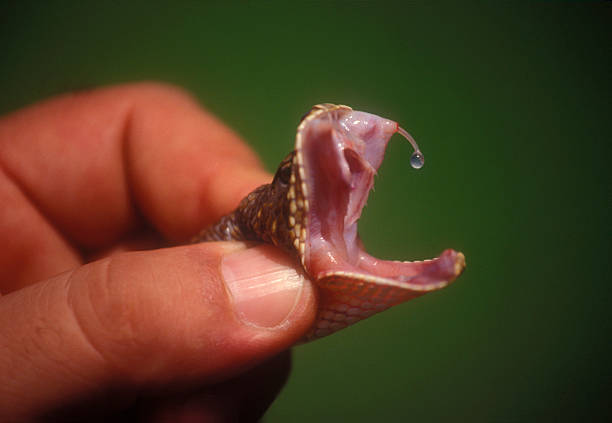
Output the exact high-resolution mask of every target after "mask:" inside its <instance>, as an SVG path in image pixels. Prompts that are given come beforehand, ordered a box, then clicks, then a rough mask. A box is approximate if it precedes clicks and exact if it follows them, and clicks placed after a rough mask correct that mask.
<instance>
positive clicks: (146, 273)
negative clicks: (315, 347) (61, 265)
mask: <svg viewBox="0 0 612 423" xmlns="http://www.w3.org/2000/svg"><path fill="white" fill-rule="evenodd" d="M295 267H296V265H295V263H294V262H293V261H292V260H290V259H289V258H288V257H287V256H286V255H285V254H283V253H281V252H280V251H278V250H276V249H275V248H273V247H270V246H258V247H254V248H250V249H247V248H246V247H245V246H244V244H241V243H204V244H198V245H190V246H184V247H177V248H169V249H163V250H156V251H146V252H132V253H124V254H117V255H114V256H112V257H109V258H106V259H103V260H100V261H97V262H94V263H90V264H87V265H85V266H82V267H79V268H77V269H76V270H74V271H71V272H68V273H65V274H62V275H59V276H57V277H54V278H52V279H49V280H46V281H43V282H40V283H37V284H34V285H32V286H29V287H28V288H25V289H22V290H20V291H16V292H13V293H11V294H9V295H7V296H5V297H1V298H0V374H2V375H3V378H2V379H3V380H4V381H5V382H6V383H4V384H2V386H0V410H1V411H0V420H3V418H6V419H8V420H13V419H20V418H25V417H28V416H31V415H35V414H37V413H39V412H42V411H44V410H47V409H49V408H51V407H56V406H58V405H61V404H62V403H65V402H67V401H73V400H74V399H75V398H77V397H81V396H84V395H86V394H87V392H93V391H96V390H100V389H104V387H107V386H110V385H113V386H117V385H119V386H124V387H128V388H139V387H143V386H147V387H149V388H150V387H155V386H159V387H162V386H164V385H165V384H170V383H183V382H185V383H190V382H197V383H205V384H206V383H214V382H218V381H222V380H225V379H227V378H229V377H231V376H234V375H236V374H238V373H241V372H243V371H245V370H247V369H249V368H250V367H253V366H254V365H256V364H258V363H260V362H263V361H265V360H266V359H267V358H269V357H272V356H274V355H276V354H278V353H279V352H280V351H282V350H284V349H286V348H288V347H289V346H291V345H292V344H293V343H295V342H296V341H297V340H298V339H299V338H300V337H301V336H302V335H303V334H304V332H305V331H306V330H307V329H308V328H309V327H310V325H311V324H312V322H313V320H314V315H315V295H314V290H313V287H312V285H311V283H310V282H309V281H307V280H306V279H305V278H304V276H303V274H302V273H301V271H298V270H296V269H295Z"/></svg>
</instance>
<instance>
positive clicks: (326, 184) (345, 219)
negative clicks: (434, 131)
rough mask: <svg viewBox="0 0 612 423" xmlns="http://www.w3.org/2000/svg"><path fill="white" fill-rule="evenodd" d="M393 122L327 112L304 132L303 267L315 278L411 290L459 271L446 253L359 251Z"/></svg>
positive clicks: (454, 256) (454, 257) (458, 261)
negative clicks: (399, 256) (391, 257)
mask: <svg viewBox="0 0 612 423" xmlns="http://www.w3.org/2000/svg"><path fill="white" fill-rule="evenodd" d="M398 128H399V126H398V124H397V123H396V122H393V121H390V120H388V119H384V118H381V117H379V116H376V115H372V114H369V113H365V112H358V111H351V110H342V111H335V112H333V113H326V114H323V115H321V116H320V117H318V118H316V119H314V120H313V121H311V122H310V123H309V124H308V125H307V126H306V127H305V128H304V134H303V137H304V138H303V139H304V142H303V144H302V153H303V156H304V176H305V181H304V182H305V183H306V185H307V186H308V203H309V210H308V215H307V216H308V222H309V224H308V233H307V240H306V249H305V255H306V257H305V261H304V264H305V266H306V268H307V270H308V272H309V273H310V274H311V275H313V276H315V278H316V279H318V278H319V277H321V276H323V275H329V274H331V273H345V274H351V275H357V276H358V277H365V278H369V279H373V278H374V279H376V280H380V279H384V283H387V284H390V285H398V286H401V287H403V288H406V289H413V290H415V291H426V290H433V289H438V288H441V287H443V286H445V285H446V284H448V283H449V282H450V281H452V280H453V279H454V278H456V277H457V276H458V274H459V273H460V272H461V270H462V269H463V255H462V254H461V253H458V252H456V251H453V250H446V251H444V252H443V253H442V255H441V256H440V257H439V258H437V259H434V260H426V261H421V262H399V261H386V260H380V259H377V258H375V257H373V256H371V255H369V254H368V253H366V252H365V250H364V249H363V247H362V244H361V242H360V240H359V238H358V234H357V221H358V220H359V217H360V216H361V211H362V209H363V207H364V206H365V204H366V201H367V198H368V195H369V193H370V190H371V189H372V187H373V185H374V176H375V175H376V172H377V170H378V168H379V167H380V165H381V163H382V161H383V157H384V153H385V149H386V147H387V143H388V142H389V139H390V138H391V136H392V135H393V134H394V133H396V132H398Z"/></svg>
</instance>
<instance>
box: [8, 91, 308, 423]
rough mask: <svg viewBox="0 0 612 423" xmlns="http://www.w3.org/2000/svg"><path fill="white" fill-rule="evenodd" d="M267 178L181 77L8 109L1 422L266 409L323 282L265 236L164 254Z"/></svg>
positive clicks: (222, 415) (199, 415)
mask: <svg viewBox="0 0 612 423" xmlns="http://www.w3.org/2000/svg"><path fill="white" fill-rule="evenodd" d="M269 179H270V177H269V175H268V174H267V173H265V172H264V171H263V170H262V169H261V167H260V164H259V162H258V160H257V158H256V157H255V156H254V154H253V153H252V152H251V151H250V150H249V149H248V148H247V147H246V146H245V145H244V144H243V143H242V142H241V141H240V140H239V139H238V138H237V136H236V135H235V134H234V133H232V132H231V131H230V130H229V129H227V128H226V127H225V126H223V125H222V124H221V123H220V122H219V121H217V120H216V119H215V118H214V117H212V116H211V115H209V114H207V113H206V112H204V111H202V110H201V109H200V108H199V107H198V106H197V105H196V104H195V102H194V101H193V100H191V99H190V98H189V97H188V96H186V95H185V94H184V93H182V92H180V91H179V90H177V89H174V88H172V87H166V86H161V85H156V84H132V85H124V86H118V87H111V88H106V89H100V90H95V91H91V92H83V93H77V94H68V95H64V96H61V97H58V98H55V99H52V100H49V101H46V102H43V103H40V104H37V105H34V106H31V107H29V108H26V109H23V110H21V111H18V112H15V113H13V114H10V115H8V116H5V117H4V118H2V119H0V204H1V205H2V207H1V208H0V240H1V243H2V246H1V248H0V293H1V294H2V295H3V296H0V375H2V376H1V378H0V379H1V380H2V384H0V420H1V421H20V420H26V419H41V418H45V417H46V418H49V419H59V418H75V416H78V417H77V418H82V419H87V420H88V421H90V420H91V419H96V418H97V419H99V420H104V419H108V418H109V416H114V417H115V418H116V417H118V416H123V417H126V419H134V418H136V419H144V420H152V421H166V420H167V421H180V419H184V420H189V419H203V420H206V419H208V420H231V419H242V420H245V419H247V420H248V419H256V418H258V417H259V416H260V415H261V414H262V413H263V412H264V411H265V409H266V408H267V407H268V405H269V404H270V403H271V401H272V400H273V398H274V396H275V395H276V394H277V393H278V391H279V390H280V388H281V387H282V385H283V383H284V381H285V379H286V376H287V374H288V371H289V365H290V361H289V360H290V358H289V355H288V353H287V352H283V351H285V350H286V349H287V348H288V347H290V346H291V345H292V344H293V343H294V342H295V341H297V340H298V339H299V338H300V337H301V336H302V335H303V334H304V333H305V332H306V330H307V329H308V328H309V326H310V325H311V324H312V322H313V320H314V313H315V296H314V291H313V287H312V285H311V284H310V282H309V281H307V280H306V279H304V277H303V275H302V273H301V270H300V268H299V265H297V264H296V263H294V262H293V261H292V260H291V259H289V258H288V257H286V256H285V255H284V254H283V253H281V252H279V251H277V250H276V249H274V248H272V247H269V246H258V247H251V248H247V246H246V245H244V244H242V243H237V242H232V243H230V242H226V243H204V244H198V245H188V246H180V247H173V248H165V249H155V250H154V249H153V248H160V247H163V246H166V245H168V241H170V243H180V242H184V241H186V240H188V239H189V237H190V236H191V235H193V234H195V233H197V232H198V231H199V230H200V229H202V228H203V227H205V226H207V225H209V224H211V223H213V222H214V221H215V220H216V219H217V218H219V217H220V216H222V215H224V214H226V213H227V212H229V211H231V210H232V209H233V208H234V207H235V206H236V205H237V203H238V202H239V201H240V199H241V198H242V197H244V196H245V195H246V194H247V193H248V192H249V191H251V190H252V189H253V188H255V187H256V186H258V185H261V184H263V183H267V182H268V181H269ZM131 250H140V251H131ZM130 251H131V252H130ZM93 260H95V261H93ZM208 420H206V421H208ZM190 421H193V420H190ZM198 421H199V420H198Z"/></svg>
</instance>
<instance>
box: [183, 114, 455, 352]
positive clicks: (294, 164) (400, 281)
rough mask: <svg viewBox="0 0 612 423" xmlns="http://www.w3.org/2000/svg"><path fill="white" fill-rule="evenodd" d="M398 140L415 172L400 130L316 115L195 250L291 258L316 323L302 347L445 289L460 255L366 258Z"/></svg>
mask: <svg viewBox="0 0 612 423" xmlns="http://www.w3.org/2000/svg"><path fill="white" fill-rule="evenodd" d="M395 133H399V134H400V135H402V136H404V137H405V138H406V139H408V141H410V143H411V144H412V146H413V147H414V149H415V151H414V153H413V155H412V156H411V159H410V164H411V165H412V167H414V168H420V167H421V166H422V165H423V163H424V158H423V155H422V153H421V152H420V149H419V147H418V145H417V144H416V142H415V141H414V139H413V138H412V136H411V135H410V134H409V133H408V132H407V131H405V130H404V129H403V128H401V127H400V126H399V125H398V123H396V122H394V121H392V120H389V119H385V118H382V117H380V116H377V115H374V114H370V113H366V112H360V111H355V110H353V109H352V108H351V107H349V106H345V105H336V104H331V103H324V104H318V105H315V106H314V107H312V108H311V109H310V111H309V112H307V113H306V114H305V115H304V116H303V117H302V119H301V121H300V123H299V125H298V127H297V133H296V138H295V148H294V150H293V151H292V152H291V153H289V154H288V155H287V156H286V157H285V158H284V160H282V161H281V163H280V165H279V167H278V170H277V171H276V173H275V175H274V178H273V180H272V182H271V183H269V184H266V185H262V186H260V187H258V188H256V189H255V190H254V191H252V192H251V193H250V194H248V195H247V196H246V197H245V198H244V199H243V200H242V201H241V202H240V204H239V205H238V206H237V208H236V209H235V210H234V211H233V212H231V213H230V214H228V215H226V216H223V217H222V218H221V219H219V220H218V221H217V222H216V223H215V224H213V225H212V226H210V227H207V228H205V229H204V230H203V231H201V232H200V234H199V235H198V236H197V237H196V238H195V239H194V241H197V242H199V241H256V242H263V243H268V244H272V245H275V246H276V247H279V248H281V249H283V250H285V251H286V252H287V253H288V254H290V255H291V256H292V257H294V258H295V260H297V261H298V262H299V263H300V265H301V267H302V268H303V269H304V271H305V273H306V275H307V276H308V277H309V278H310V279H311V280H312V281H313V282H314V284H315V285H316V287H317V291H318V305H317V314H316V318H315V321H314V323H313V325H312V327H311V328H310V329H309V330H308V332H307V333H306V334H305V336H304V339H303V340H304V341H311V340H314V339H317V338H321V337H323V336H327V335H329V334H331V333H334V332H336V331H338V330H340V329H343V328H346V327H347V326H349V325H352V324H354V323H357V322H358V321H360V320H362V319H365V318H367V317H370V316H372V315H374V314H376V313H378V312H381V311H383V310H385V309H388V308H389V307H392V306H395V305H397V304H400V303H403V302H406V301H408V300H411V299H413V298H416V297H419V296H421V295H423V294H425V293H427V292H432V291H436V290H439V289H441V288H444V287H445V286H447V285H448V284H450V283H451V282H453V281H454V280H455V279H456V278H457V277H458V276H459V275H460V274H461V273H462V272H463V270H464V268H465V256H464V255H463V253H461V252H458V251H455V250H452V249H446V250H444V251H443V252H442V253H441V254H440V255H439V256H438V257H437V258H434V259H430V260H422V261H391V260H382V259H378V258H375V257H373V256H371V255H369V254H368V253H367V252H366V251H365V249H364V246H363V243H362V242H361V240H360V238H359V235H358V232H357V221H358V220H359V217H360V216H361V212H362V210H363V208H364V207H365V204H366V201H367V198H368V195H369V192H370V191H371V189H372V188H373V185H374V177H375V175H376V173H377V171H378V168H379V167H380V165H381V163H382V161H383V158H384V153H385V150H386V147H387V144H388V142H389V139H390V138H391V136H392V135H393V134H395Z"/></svg>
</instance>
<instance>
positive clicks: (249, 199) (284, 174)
mask: <svg viewBox="0 0 612 423" xmlns="http://www.w3.org/2000/svg"><path fill="white" fill-rule="evenodd" d="M294 157H295V152H291V153H290V154H289V155H288V156H287V157H285V159H284V160H283V161H282V162H281V164H280V166H279V168H278V170H277V171H276V174H275V175H274V179H273V180H272V182H271V183H269V184H266V185H262V186H260V187H259V188H257V189H255V190H254V191H253V192H251V193H250V194H249V195H247V196H246V197H245V198H244V199H243V200H242V201H241V202H240V204H239V205H238V207H237V208H236V210H234V211H233V212H232V213H230V214H228V215H226V216H224V217H222V218H221V219H220V220H219V222H217V223H216V224H215V225H213V226H211V227H209V228H207V229H205V230H204V231H202V232H201V233H200V234H199V235H198V236H197V237H196V238H195V239H194V242H200V241H259V242H266V243H269V244H273V245H275V246H277V247H280V248H282V249H284V250H285V251H288V252H290V253H291V254H293V255H297V253H298V251H299V250H297V249H296V248H295V247H294V239H295V232H294V231H293V226H292V225H291V226H290V222H294V221H295V218H296V217H299V218H300V220H301V211H300V213H297V211H296V213H295V214H294V215H293V216H294V217H293V218H292V219H289V215H290V213H291V201H287V200H288V195H289V193H290V192H296V191H301V190H296V187H295V185H296V179H295V177H292V166H293V162H294V160H293V159H294ZM292 181H293V182H292Z"/></svg>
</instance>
